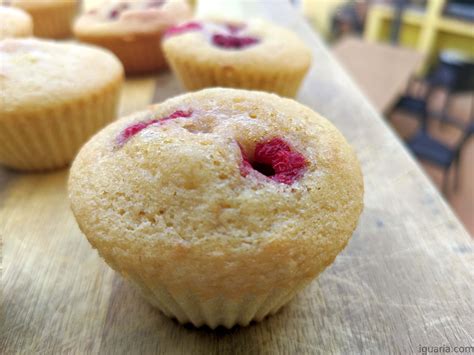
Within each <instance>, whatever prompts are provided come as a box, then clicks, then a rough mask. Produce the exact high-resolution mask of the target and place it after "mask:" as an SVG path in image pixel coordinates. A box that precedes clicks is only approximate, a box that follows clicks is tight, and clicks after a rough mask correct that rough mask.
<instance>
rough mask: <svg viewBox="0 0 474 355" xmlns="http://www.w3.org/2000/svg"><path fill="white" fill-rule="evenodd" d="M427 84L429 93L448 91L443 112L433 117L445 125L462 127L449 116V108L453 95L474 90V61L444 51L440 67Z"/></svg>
mask: <svg viewBox="0 0 474 355" xmlns="http://www.w3.org/2000/svg"><path fill="white" fill-rule="evenodd" d="M426 83H427V85H428V86H429V89H428V91H430V90H433V89H435V88H443V89H444V90H445V91H446V98H445V100H444V103H443V106H442V108H441V111H440V112H433V113H432V114H433V116H434V117H435V118H438V119H440V120H441V122H443V123H449V124H452V125H455V126H459V125H462V123H461V122H459V121H458V120H456V119H455V118H453V117H451V116H450V115H449V108H450V104H451V100H452V95H453V94H456V93H461V92H467V91H473V90H474V60H473V59H472V58H468V57H466V56H465V55H463V54H462V53H459V52H455V51H444V52H442V53H441V54H440V55H439V58H438V65H437V66H436V67H435V68H434V69H433V70H432V71H431V72H430V73H429V74H428V76H427V78H426ZM471 117H472V112H471Z"/></svg>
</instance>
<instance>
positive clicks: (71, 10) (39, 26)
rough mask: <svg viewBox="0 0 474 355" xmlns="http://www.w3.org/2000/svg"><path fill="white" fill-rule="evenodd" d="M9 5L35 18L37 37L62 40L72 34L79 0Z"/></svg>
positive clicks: (16, 1) (33, 0) (37, 0)
mask: <svg viewBox="0 0 474 355" xmlns="http://www.w3.org/2000/svg"><path fill="white" fill-rule="evenodd" d="M4 2H7V3H8V4H10V5H12V6H15V7H19V8H21V9H23V10H25V11H26V12H28V13H29V14H30V15H31V16H32V17H33V23H34V28H33V32H34V35H35V36H36V37H44V38H54V39H61V38H67V37H70V36H71V34H72V22H73V20H74V17H75V15H76V11H77V7H78V2H77V0H9V1H6V0H4Z"/></svg>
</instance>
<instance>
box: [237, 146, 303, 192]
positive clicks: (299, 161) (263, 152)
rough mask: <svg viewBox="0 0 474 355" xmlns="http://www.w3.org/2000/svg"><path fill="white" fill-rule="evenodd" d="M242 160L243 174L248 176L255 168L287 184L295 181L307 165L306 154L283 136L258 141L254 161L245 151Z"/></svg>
mask: <svg viewBox="0 0 474 355" xmlns="http://www.w3.org/2000/svg"><path fill="white" fill-rule="evenodd" d="M241 149H242V148H241ZM242 160H243V165H242V167H243V169H241V174H242V175H243V176H247V175H248V174H249V173H250V172H251V171H252V170H251V169H253V170H255V171H257V172H259V173H260V174H262V175H265V176H267V177H269V178H270V179H272V180H274V181H276V182H280V183H283V184H287V185H291V184H292V183H293V182H295V181H296V179H298V178H299V177H300V176H301V175H302V174H303V172H304V168H305V166H306V159H305V158H304V156H303V155H302V154H301V153H299V152H295V151H294V150H293V149H292V148H291V146H290V145H289V144H288V142H286V141H285V140H284V139H282V138H272V139H270V140H268V141H264V142H259V143H257V144H256V146H255V152H254V157H253V159H252V161H250V160H249V158H248V157H247V154H245V153H242Z"/></svg>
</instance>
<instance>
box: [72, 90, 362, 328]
mask: <svg viewBox="0 0 474 355" xmlns="http://www.w3.org/2000/svg"><path fill="white" fill-rule="evenodd" d="M69 195H70V200H71V205H72V209H73V212H74V214H75V216H76V219H77V221H78V224H79V226H80V228H81V230H82V231H83V233H84V234H85V235H86V237H87V238H88V240H89V241H90V243H91V244H92V245H93V246H94V247H95V248H97V250H98V251H99V253H100V255H101V256H102V257H103V258H104V259H105V261H106V262H107V263H108V264H109V265H110V266H111V267H112V268H113V269H115V270H116V271H118V272H119V273H120V274H122V275H123V276H124V277H126V278H127V279H130V280H131V281H133V282H134V283H135V284H136V285H138V286H139V288H140V289H141V291H142V292H143V294H144V295H145V297H146V298H147V299H148V300H149V301H150V302H151V303H152V304H153V305H155V306H156V307H158V308H159V309H160V310H161V311H163V312H164V313H165V314H166V315H168V316H170V317H175V318H177V319H178V320H179V321H180V322H192V323H193V324H194V325H196V326H200V325H203V324H206V325H208V326H210V327H212V328H214V327H216V326H218V325H224V326H226V327H232V326H233V325H235V324H241V325H247V324H248V323H249V322H250V321H252V320H257V321H258V320H261V319H263V318H264V317H265V316H266V315H268V314H272V313H275V312H276V311H278V310H279V309H280V308H281V307H282V306H283V305H284V304H285V303H287V302H288V301H289V300H290V299H291V298H292V297H293V296H294V294H295V293H296V292H297V291H298V290H300V289H301V288H302V287H304V286H305V285H307V284H308V283H309V282H310V281H311V280H312V279H314V278H315V277H316V276H317V275H318V274H319V273H320V272H322V271H323V270H324V269H325V268H326V267H327V266H328V265H330V264H331V263H332V262H333V260H334V259H335V257H336V255H337V254H338V253H339V252H340V251H341V250H342V249H343V248H344V247H345V245H346V243H347V242H348V240H349V238H350V236H351V234H352V232H353V231H354V229H355V227H356V225H357V221H358V218H359V215H360V213H361V210H362V200H363V181H362V175H361V171H360V168H359V164H358V162H357V158H356V156H355V154H354V152H353V151H352V149H351V147H350V146H349V144H348V143H347V142H346V141H345V139H344V137H343V136H342V135H341V134H340V133H339V131H338V130H337V129H336V128H335V127H334V126H333V125H332V124H331V123H329V121H327V120H326V119H324V118H323V117H321V116H319V115H318V114H316V113H315V112H313V111H312V110H310V109H309V108H307V107H305V106H303V105H301V104H299V103H297V102H295V101H293V100H290V99H283V98H280V97H278V96H276V95H272V94H268V93H261V92H252V91H245V90H234V89H220V88H216V89H207V90H202V91H199V92H196V93H191V94H186V95H182V96H178V97H175V98H173V99H170V100H167V101H165V102H164V103H162V104H158V105H155V106H151V107H150V108H149V109H148V110H145V111H142V112H138V113H136V114H134V115H131V116H128V117H125V118H123V119H120V120H119V121H117V122H114V123H113V124H111V125H109V126H108V127H106V128H105V129H103V130H102V131H101V132H100V133H98V134H97V135H96V136H94V137H93V138H92V139H91V140H90V141H89V142H88V143H87V144H86V145H85V146H84V147H83V148H82V150H81V151H80V153H79V154H78V156H77V158H76V160H75V162H74V164H73V166H72V169H71V174H70V180H69Z"/></svg>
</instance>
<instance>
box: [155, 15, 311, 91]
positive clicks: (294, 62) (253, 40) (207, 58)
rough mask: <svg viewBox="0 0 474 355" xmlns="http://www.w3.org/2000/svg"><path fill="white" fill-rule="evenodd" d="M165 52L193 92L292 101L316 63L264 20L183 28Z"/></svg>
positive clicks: (169, 37) (171, 35)
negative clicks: (224, 90) (247, 92)
mask: <svg viewBox="0 0 474 355" xmlns="http://www.w3.org/2000/svg"><path fill="white" fill-rule="evenodd" d="M163 50H164V52H165V55H166V58H167V60H168V62H169V64H170V66H171V67H172V68H173V71H174V72H175V73H176V75H177V76H178V77H179V78H180V80H181V82H182V83H183V85H184V87H185V88H186V89H188V90H197V89H202V88H205V87H211V86H222V87H234V88H243V89H254V90H264V91H269V92H274V93H277V94H279V95H282V96H290V97H292V96H295V95H296V93H297V91H298V88H299V86H300V83H301V81H302V80H303V78H304V76H305V74H306V72H307V71H308V68H309V66H310V63H311V52H310V50H309V49H308V48H307V47H306V45H305V44H304V43H303V42H302V41H301V40H300V39H299V38H298V37H297V36H296V35H295V34H293V33H292V32H290V31H288V30H286V29H284V28H281V27H278V26H275V25H273V24H270V23H267V22H264V21H262V20H250V21H248V22H224V21H215V20H214V21H211V20H203V21H193V22H187V23H184V24H180V25H178V26H175V27H172V28H170V29H169V30H168V31H167V32H166V34H165V38H164V40H163Z"/></svg>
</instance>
